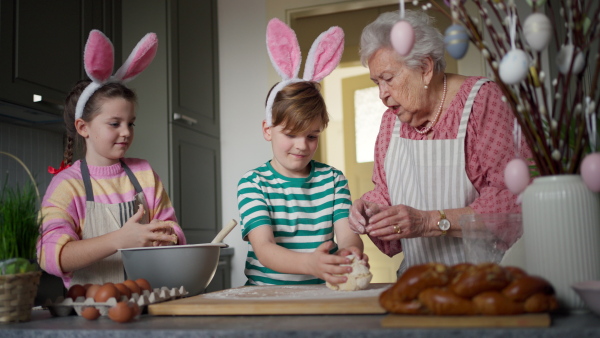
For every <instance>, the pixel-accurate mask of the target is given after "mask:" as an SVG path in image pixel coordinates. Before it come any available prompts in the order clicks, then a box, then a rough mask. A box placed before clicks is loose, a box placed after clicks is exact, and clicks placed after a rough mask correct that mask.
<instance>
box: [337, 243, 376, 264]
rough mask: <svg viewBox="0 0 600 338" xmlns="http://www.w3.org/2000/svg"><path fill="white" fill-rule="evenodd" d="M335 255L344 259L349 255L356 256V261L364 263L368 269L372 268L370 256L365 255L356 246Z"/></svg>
mask: <svg viewBox="0 0 600 338" xmlns="http://www.w3.org/2000/svg"><path fill="white" fill-rule="evenodd" d="M335 254H336V255H338V256H342V257H346V256H348V255H354V257H356V259H358V260H360V261H364V262H365V263H366V265H367V267H369V268H370V267H371V266H370V265H369V256H367V254H365V253H363V252H362V251H361V250H360V249H359V248H357V247H355V246H351V247H348V248H343V249H340V250H338V252H336V253H335Z"/></svg>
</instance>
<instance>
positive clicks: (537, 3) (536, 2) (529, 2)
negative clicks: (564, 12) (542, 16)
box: [525, 0, 546, 8]
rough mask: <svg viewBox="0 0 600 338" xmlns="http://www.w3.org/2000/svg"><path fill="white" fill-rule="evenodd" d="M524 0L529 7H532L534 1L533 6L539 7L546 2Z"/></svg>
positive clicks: (544, 0)
mask: <svg viewBox="0 0 600 338" xmlns="http://www.w3.org/2000/svg"><path fill="white" fill-rule="evenodd" d="M525 2H527V4H528V5H529V7H533V3H534V2H535V6H536V7H537V8H540V7H542V6H543V5H544V3H545V2H546V0H533V1H532V0H525Z"/></svg>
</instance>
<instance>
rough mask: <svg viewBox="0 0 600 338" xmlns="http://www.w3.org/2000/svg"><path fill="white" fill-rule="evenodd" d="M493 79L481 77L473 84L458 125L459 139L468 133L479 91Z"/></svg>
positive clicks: (457, 136)
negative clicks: (468, 125)
mask: <svg viewBox="0 0 600 338" xmlns="http://www.w3.org/2000/svg"><path fill="white" fill-rule="evenodd" d="M488 81H491V80H490V79H486V78H481V79H479V80H478V81H477V82H475V84H474V85H473V88H471V92H469V96H468V98H467V102H465V107H464V109H463V113H462V117H461V119H460V125H459V126H458V134H457V135H456V138H457V139H460V138H465V135H466V134H467V124H468V123H469V116H470V115H471V109H472V108H473V102H475V96H477V92H479V88H481V86H482V85H483V84H484V83H486V82H488Z"/></svg>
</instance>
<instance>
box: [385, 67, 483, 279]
mask: <svg viewBox="0 0 600 338" xmlns="http://www.w3.org/2000/svg"><path fill="white" fill-rule="evenodd" d="M487 81H490V80H489V79H480V80H479V81H477V82H476V83H475V85H474V86H473V88H472V89H471V92H470V93H469V97H468V98H467V102H466V103H465V107H464V109H463V113H462V117H461V120H460V126H459V128H458V134H457V137H456V139H453V140H411V139H405V138H401V137H400V125H401V122H400V120H399V119H396V123H395V124H394V131H393V132H392V138H391V140H390V146H389V148H388V151H387V153H386V156H385V162H384V170H385V173H386V177H387V184H388V192H389V194H390V198H391V202H392V205H398V204H404V205H407V206H410V207H413V208H415V209H419V210H440V209H455V208H463V207H466V206H468V205H469V204H471V203H472V202H473V201H474V200H475V199H476V198H477V197H478V196H479V193H478V192H477V190H476V189H475V187H474V186H473V184H472V183H471V181H470V180H469V178H468V177H467V172H466V160H465V135H466V133H467V123H468V122H469V116H470V114H471V108H472V107H473V101H474V100H475V96H476V95H477V92H478V91H479V88H481V85H483V84H484V83H485V82H487ZM400 241H401V244H402V250H403V252H404V260H403V261H402V264H400V269H399V270H398V275H401V274H402V273H403V272H404V271H406V269H407V268H408V267H410V266H413V265H418V264H423V263H428V262H439V263H444V264H446V265H454V264H457V263H460V262H464V261H465V255H464V252H463V244H462V238H460V237H450V236H443V237H442V236H439V237H419V238H403V239H401V240H400Z"/></svg>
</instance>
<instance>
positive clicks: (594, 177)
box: [581, 153, 600, 192]
mask: <svg viewBox="0 0 600 338" xmlns="http://www.w3.org/2000/svg"><path fill="white" fill-rule="evenodd" d="M581 178H582V179H583V182H584V183H585V185H586V186H587V187H588V188H589V189H590V190H591V191H593V192H600V153H592V154H589V155H587V156H586V157H585V158H584V159H583V162H581Z"/></svg>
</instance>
